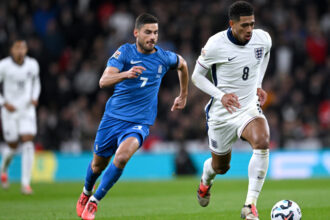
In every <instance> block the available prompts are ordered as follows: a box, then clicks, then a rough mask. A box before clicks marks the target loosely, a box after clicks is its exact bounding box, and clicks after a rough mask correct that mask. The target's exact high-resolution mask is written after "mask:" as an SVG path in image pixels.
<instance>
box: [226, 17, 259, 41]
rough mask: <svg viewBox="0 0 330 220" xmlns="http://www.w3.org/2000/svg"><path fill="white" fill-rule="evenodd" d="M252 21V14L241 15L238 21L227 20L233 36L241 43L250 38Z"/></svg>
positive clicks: (253, 21)
mask: <svg viewBox="0 0 330 220" xmlns="http://www.w3.org/2000/svg"><path fill="white" fill-rule="evenodd" d="M254 23H255V20H254V15H251V16H241V17H240V20H239V21H234V20H230V21H229V24H230V27H231V29H232V32H233V35H234V37H235V38H236V39H237V40H238V41H240V42H241V43H246V42H248V41H249V40H250V39H251V37H252V31H253V28H254Z"/></svg>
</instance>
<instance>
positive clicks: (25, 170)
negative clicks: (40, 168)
mask: <svg viewBox="0 0 330 220" xmlns="http://www.w3.org/2000/svg"><path fill="white" fill-rule="evenodd" d="M33 160H34V145H33V142H32V141H27V142H24V143H22V186H29V185H30V183H31V175H32V166H33Z"/></svg>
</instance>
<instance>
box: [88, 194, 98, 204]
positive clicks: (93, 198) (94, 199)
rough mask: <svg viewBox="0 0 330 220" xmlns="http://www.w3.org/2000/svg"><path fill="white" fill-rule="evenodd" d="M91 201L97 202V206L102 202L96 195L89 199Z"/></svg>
mask: <svg viewBox="0 0 330 220" xmlns="http://www.w3.org/2000/svg"><path fill="white" fill-rule="evenodd" d="M89 201H91V202H95V203H96V204H99V202H100V200H99V199H97V198H95V196H94V195H92V196H91V198H90V199H89Z"/></svg>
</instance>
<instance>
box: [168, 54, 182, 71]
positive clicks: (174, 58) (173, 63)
mask: <svg viewBox="0 0 330 220" xmlns="http://www.w3.org/2000/svg"><path fill="white" fill-rule="evenodd" d="M165 53H166V55H167V62H168V65H169V67H170V68H171V69H177V68H178V65H179V57H178V55H177V54H176V53H173V52H171V51H165Z"/></svg>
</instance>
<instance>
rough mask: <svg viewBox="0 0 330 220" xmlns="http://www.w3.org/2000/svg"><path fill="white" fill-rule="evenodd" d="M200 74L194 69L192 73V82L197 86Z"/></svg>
mask: <svg viewBox="0 0 330 220" xmlns="http://www.w3.org/2000/svg"><path fill="white" fill-rule="evenodd" d="M197 78H198V75H197V73H196V72H195V71H194V72H193V74H192V75H191V82H192V83H193V84H194V85H195V86H196V83H197V82H198V79H197Z"/></svg>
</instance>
